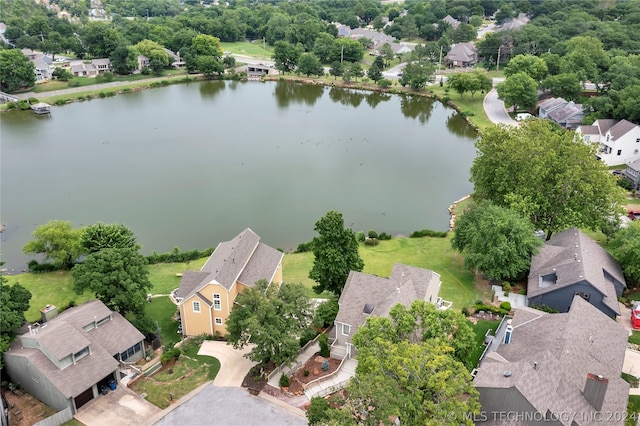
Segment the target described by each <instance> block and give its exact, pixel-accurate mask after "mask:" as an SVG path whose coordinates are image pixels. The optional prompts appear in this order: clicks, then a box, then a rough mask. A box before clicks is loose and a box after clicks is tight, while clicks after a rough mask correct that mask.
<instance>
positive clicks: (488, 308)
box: [473, 303, 509, 315]
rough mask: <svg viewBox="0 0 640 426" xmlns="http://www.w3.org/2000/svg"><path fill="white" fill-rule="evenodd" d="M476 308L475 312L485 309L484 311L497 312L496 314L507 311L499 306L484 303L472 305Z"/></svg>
mask: <svg viewBox="0 0 640 426" xmlns="http://www.w3.org/2000/svg"><path fill="white" fill-rule="evenodd" d="M473 307H474V308H475V310H476V312H478V311H485V312H491V313H493V314H497V315H506V314H508V313H509V311H507V310H505V309H502V308H499V307H497V306H493V305H485V304H484V303H479V304H476V305H474V306H473Z"/></svg>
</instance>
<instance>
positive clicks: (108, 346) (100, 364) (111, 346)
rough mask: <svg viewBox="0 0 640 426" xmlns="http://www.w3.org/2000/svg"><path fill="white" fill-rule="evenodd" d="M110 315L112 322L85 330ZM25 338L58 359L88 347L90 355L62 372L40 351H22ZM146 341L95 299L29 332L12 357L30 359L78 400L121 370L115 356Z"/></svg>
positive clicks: (67, 394) (17, 341)
mask: <svg viewBox="0 0 640 426" xmlns="http://www.w3.org/2000/svg"><path fill="white" fill-rule="evenodd" d="M110 315H111V320H109V321H107V322H105V323H103V324H101V325H100V326H98V327H97V328H94V329H92V330H89V331H84V330H83V327H84V326H86V325H87V324H90V323H92V322H94V321H100V320H101V319H104V318H107V317H109V316H110ZM22 339H34V340H37V341H38V342H39V343H40V345H41V346H42V347H43V348H44V349H45V350H46V351H47V352H49V353H51V354H52V355H54V356H55V357H56V358H57V359H58V360H62V359H64V358H66V357H67V356H69V355H70V354H72V353H77V352H79V351H80V350H82V349H84V348H86V347H87V346H89V349H90V351H91V354H90V355H88V356H85V357H83V358H81V359H80V360H78V361H77V363H76V364H74V365H70V366H68V367H66V368H64V369H63V370H60V369H59V368H58V367H57V366H56V364H54V363H53V362H52V361H51V360H50V359H49V358H48V357H47V355H45V353H43V352H42V351H40V350H39V349H31V348H22V347H21V341H22ZM143 339H144V336H143V335H142V333H140V332H139V331H138V330H137V329H136V328H135V327H134V326H132V325H131V324H130V323H129V322H128V321H127V320H126V319H125V318H123V317H122V315H120V314H119V313H117V312H112V311H111V310H110V309H109V308H107V307H106V306H105V305H104V304H103V303H102V302H101V301H99V300H94V301H91V302H87V303H84V304H82V305H80V306H76V307H73V308H70V309H67V310H66V311H64V312H62V313H61V314H60V315H58V316H57V317H54V318H52V319H51V320H49V321H48V322H46V323H45V324H43V325H41V326H40V327H39V328H38V331H37V333H35V334H30V333H26V334H24V335H22V336H20V338H19V339H18V340H16V342H14V344H13V346H12V348H11V351H10V356H21V357H25V358H27V359H29V361H30V362H31V363H32V364H33V366H34V367H35V368H37V369H38V370H39V371H40V372H41V373H42V374H44V375H45V376H46V377H47V378H48V379H49V380H50V381H51V383H52V384H53V385H54V386H55V387H56V388H57V389H58V390H59V391H60V393H62V394H63V395H64V396H65V397H67V398H69V397H75V396H78V395H79V394H80V393H82V392H84V391H85V390H86V389H88V388H89V387H90V386H92V385H93V384H94V383H96V382H97V381H99V380H101V379H103V378H104V377H106V376H107V375H108V374H110V373H112V372H113V371H114V370H116V369H117V368H118V361H116V359H115V358H114V355H116V354H118V353H120V352H122V351H124V350H126V349H128V348H130V347H131V346H133V345H135V344H136V343H138V342H141V341H142V340H143Z"/></svg>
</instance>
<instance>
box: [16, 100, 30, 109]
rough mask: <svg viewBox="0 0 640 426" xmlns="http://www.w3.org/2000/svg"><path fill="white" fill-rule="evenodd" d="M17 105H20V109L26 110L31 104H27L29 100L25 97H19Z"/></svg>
mask: <svg viewBox="0 0 640 426" xmlns="http://www.w3.org/2000/svg"><path fill="white" fill-rule="evenodd" d="M18 106H19V107H20V109H22V110H27V109H31V106H30V105H29V101H28V100H26V99H21V100H19V101H18Z"/></svg>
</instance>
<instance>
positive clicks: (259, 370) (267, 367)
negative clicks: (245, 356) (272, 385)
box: [242, 362, 276, 395]
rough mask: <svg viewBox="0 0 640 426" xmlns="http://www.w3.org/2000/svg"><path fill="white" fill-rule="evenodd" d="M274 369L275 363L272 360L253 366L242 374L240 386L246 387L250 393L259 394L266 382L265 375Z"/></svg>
mask: <svg viewBox="0 0 640 426" xmlns="http://www.w3.org/2000/svg"><path fill="white" fill-rule="evenodd" d="M275 369H276V365H275V364H274V363H273V362H269V363H267V364H258V365H255V366H253V367H252V368H251V370H249V372H248V373H247V375H246V376H244V379H243V380H242V387H243V388H247V389H248V390H249V393H251V394H252V395H257V394H259V393H260V391H262V389H263V388H264V387H265V385H266V384H267V376H268V375H269V373H271V372H272V371H273V370H275Z"/></svg>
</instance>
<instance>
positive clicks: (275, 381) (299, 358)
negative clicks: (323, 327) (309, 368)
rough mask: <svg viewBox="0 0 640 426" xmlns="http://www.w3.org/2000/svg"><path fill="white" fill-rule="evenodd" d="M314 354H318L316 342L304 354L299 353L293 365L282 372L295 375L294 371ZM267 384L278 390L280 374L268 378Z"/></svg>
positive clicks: (318, 349)
mask: <svg viewBox="0 0 640 426" xmlns="http://www.w3.org/2000/svg"><path fill="white" fill-rule="evenodd" d="M316 352H320V345H319V344H318V342H317V341H316V342H315V343H314V344H312V345H309V346H308V347H307V348H306V349H305V350H304V352H300V353H299V354H298V356H297V357H296V359H295V361H294V362H293V364H291V367H289V368H288V369H286V368H285V370H284V372H285V373H286V374H287V375H289V376H290V375H291V374H293V373H295V370H297V369H298V368H299V367H300V366H302V365H304V363H305V362H307V361H308V360H309V359H310V358H311V357H312V356H313V355H315V353H316ZM268 384H269V385H271V386H273V387H274V388H276V389H279V388H280V374H273V375H272V376H271V378H269V382H268Z"/></svg>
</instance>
